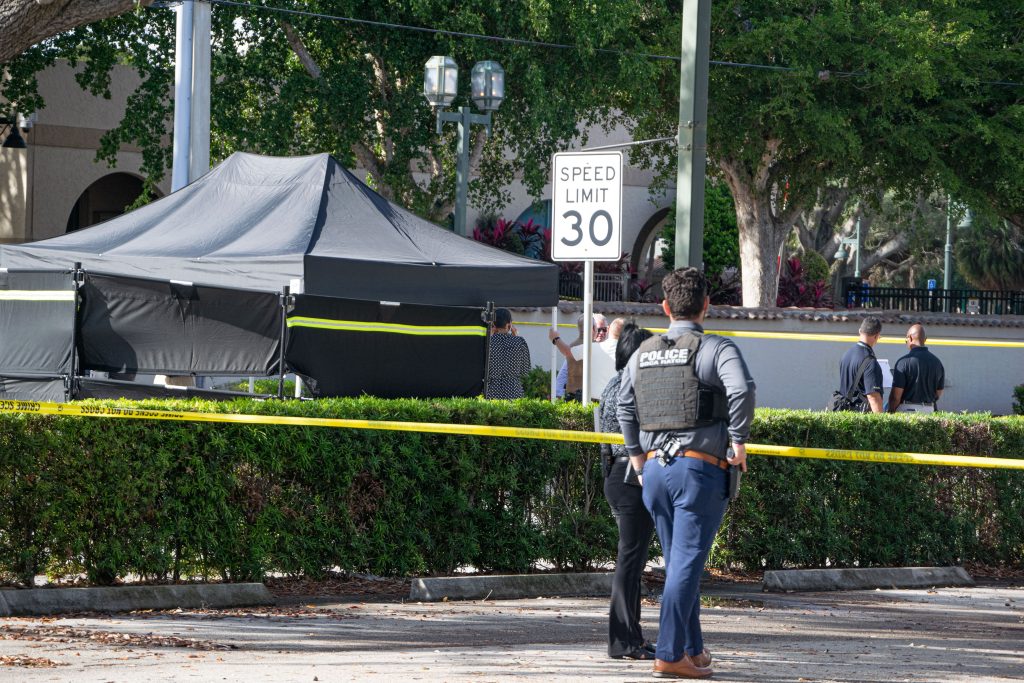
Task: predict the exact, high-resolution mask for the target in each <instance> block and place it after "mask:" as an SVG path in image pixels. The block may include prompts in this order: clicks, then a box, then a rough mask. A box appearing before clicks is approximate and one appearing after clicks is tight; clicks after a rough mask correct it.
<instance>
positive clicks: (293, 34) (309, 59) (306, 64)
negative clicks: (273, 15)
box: [278, 19, 323, 81]
mask: <svg viewBox="0 0 1024 683" xmlns="http://www.w3.org/2000/svg"><path fill="white" fill-rule="evenodd" d="M278 24H280V25H281V29H282V30H283V31H284V37H285V39H286V40H287V41H288V45H290V46H291V48H292V52H294V53H295V56H296V57H298V58H299V61H300V62H301V63H302V67H303V68H304V69H305V70H306V73H308V74H309V76H310V78H312V79H313V80H314V81H319V80H320V79H321V78H322V77H323V72H322V71H321V70H320V65H319V64H317V63H316V60H315V59H313V56H312V55H310V54H309V50H307V49H306V44H305V43H304V42H302V37H301V36H299V33H298V31H296V30H295V27H294V26H292V25H291V23H290V22H288V21H285V20H284V19H278Z"/></svg>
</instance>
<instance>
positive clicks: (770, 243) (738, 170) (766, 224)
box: [718, 150, 797, 308]
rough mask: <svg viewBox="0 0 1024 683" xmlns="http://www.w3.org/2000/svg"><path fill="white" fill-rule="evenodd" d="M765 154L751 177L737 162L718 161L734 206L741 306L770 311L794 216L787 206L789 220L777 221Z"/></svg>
mask: <svg viewBox="0 0 1024 683" xmlns="http://www.w3.org/2000/svg"><path fill="white" fill-rule="evenodd" d="M771 151H773V150H769V152H771ZM769 152H766V154H765V158H764V160H763V164H762V167H761V168H760V169H758V170H757V172H756V173H755V174H750V173H747V172H746V171H745V170H744V169H743V166H742V164H741V163H740V162H735V161H732V160H724V161H722V160H719V162H718V166H719V167H720V168H721V169H722V171H723V173H724V175H725V180H726V183H727V184H728V185H729V190H730V191H731V192H732V196H733V200H734V201H735V203H736V227H737V228H738V229H739V235H740V265H741V275H742V283H743V305H744V306H747V307H751V308H766V307H767V308H770V307H774V306H775V304H776V298H777V297H778V294H779V258H780V257H781V255H782V247H783V245H784V244H785V241H786V237H787V236H788V235H789V231H790V230H792V228H793V221H794V220H795V218H796V215H797V212H796V211H795V207H788V208H787V209H786V214H787V215H788V216H791V217H790V218H787V219H782V220H780V219H779V217H778V216H777V215H776V212H775V211H774V205H773V200H772V192H771V188H770V187H769V184H768V170H767V169H768V167H769V166H770V163H771V159H770V153H769Z"/></svg>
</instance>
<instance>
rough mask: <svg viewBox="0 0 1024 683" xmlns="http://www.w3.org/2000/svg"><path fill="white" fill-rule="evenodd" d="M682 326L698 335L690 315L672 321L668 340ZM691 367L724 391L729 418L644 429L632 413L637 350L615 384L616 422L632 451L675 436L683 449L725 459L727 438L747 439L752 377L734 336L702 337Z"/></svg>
mask: <svg viewBox="0 0 1024 683" xmlns="http://www.w3.org/2000/svg"><path fill="white" fill-rule="evenodd" d="M686 330H694V331H696V332H699V333H701V334H703V333H704V328H703V327H701V326H700V325H699V324H697V323H695V322H691V321H688V320H676V321H673V322H672V324H671V325H670V326H669V328H668V333H667V336H668V337H669V338H670V339H674V338H677V337H679V336H680V335H681V334H682V333H683V332H685V331H686ZM693 362H694V371H695V372H696V373H697V378H698V379H699V380H700V381H701V382H702V383H704V384H706V385H708V386H712V387H716V388H718V389H720V390H721V391H723V392H724V393H725V395H726V398H727V399H728V402H729V421H728V423H726V422H716V423H713V424H711V425H708V426H706V427H698V428H696V429H688V430H685V431H681V432H671V431H664V432H644V431H641V430H640V422H639V420H638V418H637V415H636V392H635V390H634V382H635V381H636V372H637V363H638V355H637V354H635V353H634V354H633V357H632V358H630V359H629V363H628V364H627V365H626V367H625V368H624V369H623V371H622V383H621V385H620V386H619V410H618V417H619V425H620V426H621V427H622V436H623V438H624V439H625V441H626V450H627V451H628V452H629V453H630V455H640V454H641V453H646V452H647V451H653V450H655V449H657V448H661V447H662V446H664V445H665V444H666V443H667V442H668V441H670V440H671V439H673V438H679V440H680V441H681V443H682V445H683V447H684V448H689V449H692V450H695V451H701V452H703V453H708V454H710V455H714V456H717V457H719V458H725V452H726V450H727V449H728V448H729V443H730V441H731V442H734V443H746V441H747V437H748V436H750V423H751V422H753V419H754V380H753V379H751V377H750V371H749V370H747V364H746V363H744V362H743V356H741V355H740V351H739V349H737V348H736V345H735V344H733V343H732V341H730V340H728V339H726V338H724V337H719V336H716V335H713V334H709V335H705V336H704V338H703V339H702V340H701V344H700V348H699V349H698V350H697V357H696V358H695V359H694V361H693Z"/></svg>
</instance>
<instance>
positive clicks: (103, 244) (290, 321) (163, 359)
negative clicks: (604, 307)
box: [0, 153, 557, 397]
mask: <svg viewBox="0 0 1024 683" xmlns="http://www.w3.org/2000/svg"><path fill="white" fill-rule="evenodd" d="M74 263H80V264H81V270H80V271H74V273H72V272H71V267H72V265H73V264H74ZM0 269H9V272H11V273H12V274H15V273H32V272H42V271H54V270H57V271H63V272H64V273H65V274H66V275H65V277H66V278H67V277H70V278H72V280H73V281H75V282H78V283H80V285H79V286H78V287H77V288H75V287H74V286H72V289H77V291H78V292H80V296H81V298H82V304H81V306H80V307H79V308H78V309H77V311H76V309H75V307H74V306H73V305H72V306H70V307H69V306H68V304H67V303H63V308H60V306H61V305H62V302H64V300H65V299H66V297H65V295H64V294H61V293H60V292H52V291H50V290H49V289H47V290H45V291H44V290H39V291H35V290H33V291H27V290H25V289H24V287H23V288H22V289H15V283H14V282H13V281H12V282H10V283H7V282H6V281H5V282H0V295H2V296H0V309H3V310H0V313H3V312H4V310H6V308H9V309H10V311H11V313H10V315H7V314H6V313H4V315H3V316H0V318H3V317H4V316H6V317H10V318H11V319H12V320H13V319H14V317H12V316H22V317H24V316H23V311H29V306H31V305H34V306H36V307H38V306H39V305H40V304H39V303H38V301H39V300H40V299H41V298H43V299H47V298H49V299H54V302H53V307H54V308H53V311H52V313H53V315H55V316H57V317H60V316H66V315H67V313H68V311H70V312H71V318H70V319H69V320H68V325H69V327H68V329H69V330H72V331H73V336H72V337H71V338H72V339H77V341H76V342H73V344H74V346H75V347H76V349H77V354H78V356H79V357H80V363H79V364H78V365H76V364H75V359H74V357H72V360H71V363H70V366H69V367H70V368H71V370H70V372H69V371H68V370H67V367H65V366H66V365H67V364H65V365H62V366H61V367H60V368H57V369H53V370H51V369H47V373H48V376H49V378H51V379H50V380H49V381H51V382H53V383H54V386H55V384H56V382H58V381H60V380H61V379H63V380H64V384H65V386H68V387H71V386H72V385H73V384H74V381H71V382H68V381H67V380H68V379H69V375H74V374H75V370H76V369H78V368H80V369H83V370H100V371H106V372H112V373H124V374H126V375H132V374H134V373H136V372H151V373H159V374H165V373H166V374H210V375H238V376H244V375H273V374H282V373H283V372H285V371H286V369H287V368H289V367H291V368H294V369H296V370H297V371H298V372H300V373H302V374H304V375H306V376H307V377H309V378H311V379H313V380H314V383H315V384H317V385H319V386H320V387H321V388H324V389H325V393H328V394H331V395H351V394H358V393H361V392H367V393H376V394H378V395H384V396H403V395H405V396H425V395H438V396H441V395H472V394H473V393H479V391H480V389H481V387H482V381H483V367H484V364H485V361H486V353H485V348H486V347H485V345H484V344H482V343H481V341H474V339H476V340H481V339H482V338H483V337H484V336H485V331H484V328H483V326H482V323H481V322H480V310H479V309H481V308H482V307H483V306H485V305H486V304H487V303H488V302H497V303H499V304H502V305H517V306H551V305H555V304H556V303H557V268H556V267H555V266H554V265H552V264H549V263H541V262H538V261H534V260H530V259H526V258H522V257H519V256H515V255H513V254H509V253H507V252H504V251H501V250H498V249H493V248H491V247H488V246H486V245H482V244H479V243H477V242H474V241H472V240H467V239H464V238H462V237H459V236H457V235H454V234H452V233H450V232H448V231H446V230H444V229H442V228H440V227H438V226H436V225H434V224H432V223H430V222H428V221H425V220H423V219H421V218H418V217H417V216H415V215H413V214H411V213H409V212H408V211H406V210H404V209H402V208H401V207H399V206H396V205H394V204H392V203H390V202H388V201H387V200H385V199H383V198H382V197H381V196H380V195H378V194H377V193H375V192H374V191H372V190H371V189H369V188H368V187H367V186H366V185H365V184H363V183H361V182H359V181H358V180H357V179H356V178H355V177H354V176H353V175H352V174H351V173H349V172H348V171H347V170H345V169H344V168H342V167H341V166H340V165H339V164H338V163H337V161H335V160H334V159H333V158H332V157H331V156H329V155H326V154H320V155H315V156H309V157H299V158H272V157H260V156H255V155H251V154H242V153H237V154H234V155H232V156H231V157H230V158H229V159H228V160H227V161H225V162H224V163H222V164H220V165H219V166H217V167H216V168H215V169H213V170H212V171H210V173H208V174H207V175H206V176H204V177H203V178H201V179H200V180H198V181H196V182H194V183H192V184H191V185H189V186H188V187H186V188H183V189H182V190H179V191H178V192H175V193H174V194H172V195H170V196H168V197H165V198H163V199H161V200H159V201H156V202H153V203H152V204H150V205H148V206H145V207H143V208H141V209H138V210H135V211H132V212H130V213H128V214H125V215H123V216H120V217H118V218H115V219H113V220H110V221H107V222H106V223H103V224H101V225H98V226H95V227H91V228H88V229H86V230H82V231H80V232H76V233H72V234H68V235H64V236H61V237H56V238H53V239H49V240H44V241H41V242H35V243H29V244H21V245H0ZM2 272H7V270H0V273H2ZM12 277H13V275H12ZM19 277H20V276H19ZM298 278H302V279H303V280H304V289H305V293H304V294H301V295H299V296H298V297H286V298H280V297H278V295H277V294H278V293H279V292H281V291H282V289H283V288H284V287H286V286H289V285H290V283H291V282H292V281H293V280H295V279H298ZM62 286H63V285H62ZM5 290H6V291H5ZM47 300H48V299H47ZM33 302H35V303H33ZM396 305H398V308H397V309H396ZM458 307H462V309H461V310H458ZM62 311H63V312H62ZM30 312H31V311H30ZM285 329H289V330H291V332H290V334H289V335H288V337H287V345H284V344H283V343H282V342H284V341H285V338H286V335H285ZM3 332H4V333H5V334H7V333H10V334H18V335H22V336H26V335H32V334H34V331H33V330H31V329H28V328H26V327H24V326H23V327H21V328H20V329H18V330H13V329H11V328H10V327H8V328H7V329H5V330H3ZM432 337H433V338H435V339H431V338H432ZM417 340H418V341H417ZM410 344H412V346H410ZM424 349H429V350H430V353H429V354H427V357H425V356H423V355H419V354H416V353H413V352H412V351H415V350H419V351H423V350H424ZM428 357H429V358H428ZM2 360H3V359H0V361H2ZM424 361H426V362H428V363H431V364H432V365H431V367H432V369H433V372H432V373H430V374H429V375H424V374H423V369H422V368H423V363H424ZM360 362H363V365H362V366H360V369H361V372H359V373H355V372H353V371H352V368H353V365H354V364H358V363H360ZM23 365H24V363H21V362H20V361H19V362H17V363H14V362H11V363H4V362H0V380H3V379H4V377H8V378H10V380H9V382H8V384H9V385H11V386H14V384H13V382H14V381H15V380H18V381H19V382H21V384H19V385H18V386H22V385H23V384H24V382H23V381H22V376H23V374H24V373H22V371H21V368H22V366H23ZM47 367H48V366H47ZM414 374H415V375H416V376H417V377H418V378H419V379H420V380H421V381H419V382H410V381H409V378H410V377H411V376H413V375H414ZM33 377H34V375H33ZM41 391H42V390H41V389H39V390H36V393H37V394H38V393H40V392H41ZM48 391H49V392H50V393H51V394H52V393H53V391H54V387H53V386H51V387H50V388H49V389H48ZM69 391H70V389H69ZM431 392H437V393H433V394H431ZM5 393H6V394H7V395H8V397H10V396H13V395H15V394H16V393H18V392H14V391H7V392H5V391H3V390H2V383H0V396H2V395H4V394H5Z"/></svg>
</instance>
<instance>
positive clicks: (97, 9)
mask: <svg viewBox="0 0 1024 683" xmlns="http://www.w3.org/2000/svg"><path fill="white" fill-rule="evenodd" d="M152 2H153V0H63V2H53V0H49V2H46V1H43V0H5V1H4V2H3V3H0V64H3V63H4V62H7V61H10V60H11V59H14V58H15V57H17V56H18V55H20V54H21V53H22V52H24V51H25V50H28V49H29V48H31V47H32V46H33V45H36V44H37V43H40V42H42V41H44V40H46V39H48V38H52V37H53V36H56V35H57V34H59V33H63V32H64V31H68V30H70V29H73V28H75V27H77V26H83V25H85V24H89V23H91V22H94V21H99V20H100V19H106V18H109V17H113V16H117V15H118V14H121V13H123V12H128V11H130V10H132V9H133V8H137V7H141V6H146V5H150V4H152Z"/></svg>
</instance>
